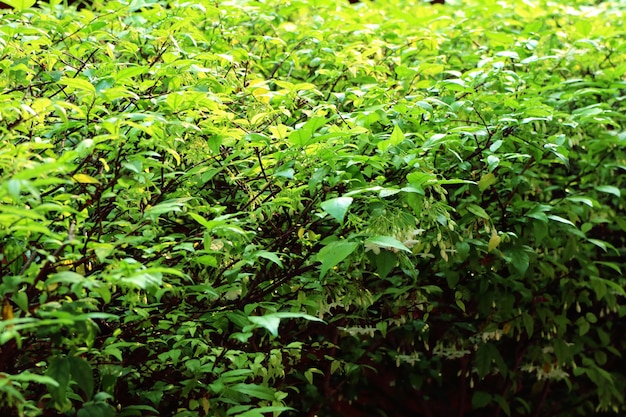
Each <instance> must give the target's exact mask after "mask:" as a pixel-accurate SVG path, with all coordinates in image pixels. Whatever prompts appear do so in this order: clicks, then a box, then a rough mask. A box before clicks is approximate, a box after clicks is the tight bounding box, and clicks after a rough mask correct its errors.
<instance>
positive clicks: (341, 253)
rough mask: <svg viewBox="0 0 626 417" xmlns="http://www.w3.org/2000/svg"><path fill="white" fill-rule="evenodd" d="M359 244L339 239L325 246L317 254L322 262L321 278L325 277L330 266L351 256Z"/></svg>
mask: <svg viewBox="0 0 626 417" xmlns="http://www.w3.org/2000/svg"><path fill="white" fill-rule="evenodd" d="M357 246H358V243H356V242H351V241H349V240H337V241H334V242H331V243H329V244H328V245H326V246H324V247H323V248H322V249H321V250H320V251H319V252H318V254H317V260H318V261H319V262H321V263H322V268H321V270H320V279H321V278H324V275H326V272H328V270H329V269H330V268H333V267H334V266H336V265H338V264H339V262H341V261H343V260H344V259H346V258H347V257H348V256H350V254H351V253H352V252H354V250H355V249H356V248H357Z"/></svg>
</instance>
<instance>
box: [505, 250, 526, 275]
mask: <svg viewBox="0 0 626 417" xmlns="http://www.w3.org/2000/svg"><path fill="white" fill-rule="evenodd" d="M506 255H507V257H508V258H510V261H511V264H512V265H513V268H515V270H516V271H517V272H518V273H519V274H520V275H521V276H524V275H525V274H526V271H527V270H528V266H529V265H530V257H529V256H528V253H526V251H525V250H524V249H519V248H514V249H509V250H507V251H506Z"/></svg>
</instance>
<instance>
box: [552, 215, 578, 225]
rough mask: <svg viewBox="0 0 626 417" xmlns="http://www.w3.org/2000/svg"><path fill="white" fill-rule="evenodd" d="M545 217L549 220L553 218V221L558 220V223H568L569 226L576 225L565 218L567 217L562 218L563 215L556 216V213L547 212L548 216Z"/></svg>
mask: <svg viewBox="0 0 626 417" xmlns="http://www.w3.org/2000/svg"><path fill="white" fill-rule="evenodd" d="M547 217H548V218H549V219H550V220H554V221H557V222H559V223H563V224H567V225H570V226H574V227H576V225H575V224H574V223H572V222H571V221H569V220H567V219H564V218H563V217H561V216H557V215H554V214H548V216H547Z"/></svg>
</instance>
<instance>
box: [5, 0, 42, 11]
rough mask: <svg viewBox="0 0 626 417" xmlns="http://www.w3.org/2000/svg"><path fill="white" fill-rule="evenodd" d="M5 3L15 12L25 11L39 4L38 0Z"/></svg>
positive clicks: (10, 0) (7, 1)
mask: <svg viewBox="0 0 626 417" xmlns="http://www.w3.org/2000/svg"><path fill="white" fill-rule="evenodd" d="M3 3H4V4H7V5H9V6H11V7H12V8H14V9H15V10H24V9H28V8H29V7H33V6H34V5H35V3H37V0H5V1H3Z"/></svg>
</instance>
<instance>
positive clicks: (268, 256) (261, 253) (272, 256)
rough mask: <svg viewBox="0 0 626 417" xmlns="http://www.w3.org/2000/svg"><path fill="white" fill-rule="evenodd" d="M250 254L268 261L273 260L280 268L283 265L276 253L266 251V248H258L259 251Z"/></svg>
mask: <svg viewBox="0 0 626 417" xmlns="http://www.w3.org/2000/svg"><path fill="white" fill-rule="evenodd" d="M252 255H253V256H256V257H259V258H265V259H267V260H268V261H271V262H274V263H275V264H276V265H278V266H279V267H281V268H282V267H283V263H282V261H281V260H280V258H279V257H278V255H276V254H275V253H274V252H268V251H266V250H259V251H256V252H254V253H253V254H252Z"/></svg>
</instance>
